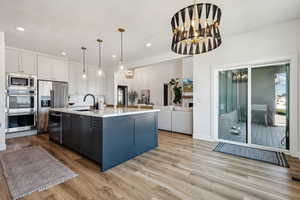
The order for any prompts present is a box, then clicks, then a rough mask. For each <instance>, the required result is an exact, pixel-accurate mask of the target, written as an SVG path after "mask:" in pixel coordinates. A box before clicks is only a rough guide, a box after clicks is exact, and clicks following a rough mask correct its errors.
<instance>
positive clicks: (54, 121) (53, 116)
mask: <svg viewBox="0 0 300 200" xmlns="http://www.w3.org/2000/svg"><path fill="white" fill-rule="evenodd" d="M48 133H49V139H50V140H51V141H53V142H56V143H58V144H62V114H61V113H59V112H54V111H50V112H49V121H48Z"/></svg>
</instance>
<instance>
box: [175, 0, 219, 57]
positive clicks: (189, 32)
mask: <svg viewBox="0 0 300 200" xmlns="http://www.w3.org/2000/svg"><path fill="white" fill-rule="evenodd" d="M221 15H222V12H221V9H220V8H219V7H218V6H217V5H214V4H210V3H196V0H195V1H194V4H193V5H190V6H188V7H185V8H183V9H181V10H180V11H178V12H177V13H175V15H174V16H173V17H172V20H171V26H172V32H173V40H172V45H171V49H172V51H173V52H175V53H177V54H183V55H196V54H202V53H206V52H209V51H212V50H214V49H216V48H218V47H219V46H220V45H221V43H222V38H221V34H220V30H219V26H220V21H221Z"/></svg>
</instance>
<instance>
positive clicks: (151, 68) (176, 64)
mask: <svg viewBox="0 0 300 200" xmlns="http://www.w3.org/2000/svg"><path fill="white" fill-rule="evenodd" d="M116 76H117V77H116V79H117V84H118V85H127V86H128V89H129V91H130V90H135V91H137V92H138V93H139V94H140V92H141V90H142V89H150V102H152V103H154V104H155V105H163V85H164V83H168V82H169V81H170V80H171V79H172V78H182V60H181V59H176V60H172V61H166V62H162V63H157V64H152V65H148V66H145V67H143V68H137V69H136V70H135V76H134V79H125V78H124V75H123V74H122V73H120V72H119V73H117V75H116Z"/></svg>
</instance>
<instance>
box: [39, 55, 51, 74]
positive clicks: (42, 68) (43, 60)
mask: <svg viewBox="0 0 300 200" xmlns="http://www.w3.org/2000/svg"><path fill="white" fill-rule="evenodd" d="M52 78H53V77H52V59H50V58H47V57H44V56H38V79H41V80H52Z"/></svg>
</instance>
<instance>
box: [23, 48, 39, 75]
mask: <svg viewBox="0 0 300 200" xmlns="http://www.w3.org/2000/svg"><path fill="white" fill-rule="evenodd" d="M20 58H21V70H22V71H23V72H24V73H26V74H34V75H37V63H36V59H37V58H36V55H34V54H30V53H21V56H20Z"/></svg>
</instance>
